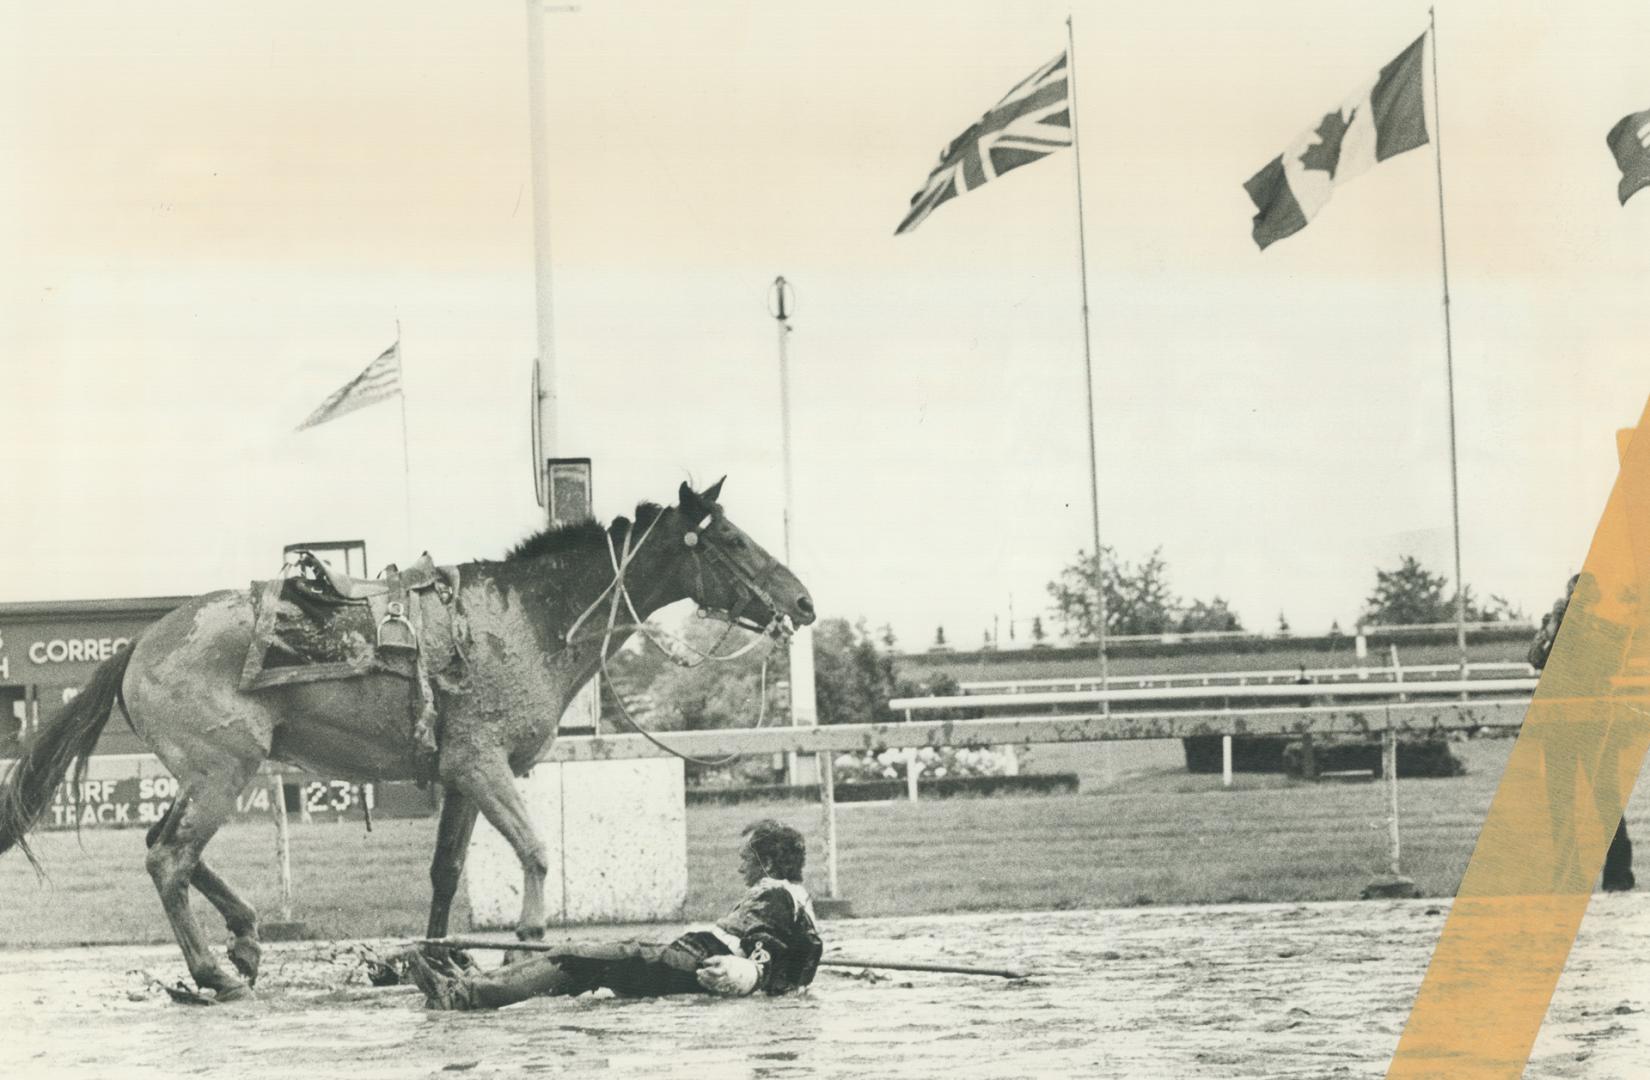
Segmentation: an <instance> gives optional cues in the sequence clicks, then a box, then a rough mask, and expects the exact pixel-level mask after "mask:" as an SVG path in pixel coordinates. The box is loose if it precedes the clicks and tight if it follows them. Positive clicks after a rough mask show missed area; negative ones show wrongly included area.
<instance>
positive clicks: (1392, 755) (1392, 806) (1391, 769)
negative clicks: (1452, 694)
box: [1381, 726, 1398, 877]
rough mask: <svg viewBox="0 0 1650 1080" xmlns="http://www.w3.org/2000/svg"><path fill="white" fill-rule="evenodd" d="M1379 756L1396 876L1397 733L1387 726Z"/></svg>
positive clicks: (1393, 866)
mask: <svg viewBox="0 0 1650 1080" xmlns="http://www.w3.org/2000/svg"><path fill="white" fill-rule="evenodd" d="M1381 743H1382V745H1381V756H1382V757H1383V759H1384V764H1383V770H1384V771H1385V772H1386V789H1387V797H1388V814H1387V821H1388V827H1389V829H1390V831H1391V834H1392V876H1393V877H1397V876H1398V733H1397V732H1396V731H1395V730H1393V729H1392V727H1390V726H1388V727H1387V729H1386V731H1384V732H1382V733H1381Z"/></svg>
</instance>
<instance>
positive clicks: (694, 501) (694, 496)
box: [676, 480, 704, 518]
mask: <svg viewBox="0 0 1650 1080" xmlns="http://www.w3.org/2000/svg"><path fill="white" fill-rule="evenodd" d="M676 501H677V503H678V504H679V505H680V506H681V508H682V513H684V514H686V515H687V516H688V517H691V518H697V517H698V516H699V514H700V511H701V510H702V509H703V507H704V504H703V503H701V502H700V501H699V495H698V493H697V492H695V491H694V490H693V488H691V487H689V486H688V482H687V481H686V480H684V481H682V486H681V488H680V489H679V490H678V491H677V492H676Z"/></svg>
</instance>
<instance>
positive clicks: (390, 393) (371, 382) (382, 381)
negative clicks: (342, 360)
mask: <svg viewBox="0 0 1650 1080" xmlns="http://www.w3.org/2000/svg"><path fill="white" fill-rule="evenodd" d="M400 392H401V342H400V341H397V342H396V343H395V344H394V345H391V346H390V347H389V348H387V349H385V350H384V351H383V352H382V353H380V354H379V356H378V359H376V360H374V361H373V362H372V363H370V364H368V365H367V366H366V369H365V370H364V371H362V372H361V374H359V375H357V376H356V377H355V378H353V379H351V380H350V381H349V382H347V383H345V384H344V385H343V386H341V387H339V388H338V389H337V390H334V391H333V392H332V394H331V396H329V397H328V398H327V399H326V400H325V401H323V402H321V404H320V406H319V407H317V408H316V410H315V411H314V412H312V413H310V414H309V418H308V419H307V420H305V421H304V422H303V423H301V424H299V425H298V426H297V427H296V428H294V429H293V430H294V431H302V430H304V429H305V428H308V427H314V426H315V425H316V424H324V423H326V422H327V421H328V420H334V419H337V418H338V417H340V416H343V415H344V414H345V413H352V412H354V411H355V410H356V409H364V408H366V407H367V406H368V405H371V404H373V403H375V402H379V401H383V400H384V399H385V398H388V397H394V396H395V395H396V394H399V393H400Z"/></svg>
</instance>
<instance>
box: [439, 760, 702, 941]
mask: <svg viewBox="0 0 1650 1080" xmlns="http://www.w3.org/2000/svg"><path fill="white" fill-rule="evenodd" d="M517 786H518V789H519V790H521V792H522V797H523V799H524V800H525V801H526V803H527V806H528V813H529V814H530V815H531V817H532V819H533V823H534V826H535V828H537V829H538V832H539V835H540V837H541V838H542V839H543V840H544V843H545V847H546V850H547V854H548V857H549V863H550V874H549V877H548V879H547V880H546V881H545V887H544V899H545V911H546V914H547V916H548V918H549V921H550V922H551V923H552V924H556V923H581V922H649V921H660V920H669V919H676V918H679V917H680V916H681V913H682V906H683V905H684V904H685V903H686V901H687V813H686V794H685V786H686V785H685V779H684V775H683V770H682V762H681V761H679V760H677V759H674V758H671V759H644V760H634V761H597V762H568V763H564V764H545V765H539V766H538V767H536V768H535V769H534V770H533V772H532V773H531V774H530V775H529V776H528V777H526V778H525V779H523V780H518V781H517ZM465 878H466V882H467V887H468V894H469V900H470V911H471V922H472V925H473V926H474V927H475V928H477V929H481V928H494V927H510V926H514V925H515V920H516V918H517V917H518V916H519V915H520V912H521V867H520V864H519V863H518V862H517V860H516V856H515V852H513V851H512V850H511V849H510V846H509V845H508V844H506V843H505V842H504V838H503V837H502V836H500V835H499V834H498V832H497V831H496V830H494V829H493V827H492V826H491V825H489V824H488V823H487V822H486V821H485V819H483V820H482V821H479V822H477V824H476V831H475V836H474V837H473V838H472V840H471V843H470V852H469V856H468V860H467V862H466V865H465Z"/></svg>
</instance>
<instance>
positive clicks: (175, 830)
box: [145, 766, 256, 1001]
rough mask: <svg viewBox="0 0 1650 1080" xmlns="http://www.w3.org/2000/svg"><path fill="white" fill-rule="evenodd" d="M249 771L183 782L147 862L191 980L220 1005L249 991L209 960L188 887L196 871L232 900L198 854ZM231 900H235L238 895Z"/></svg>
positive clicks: (209, 951) (239, 769) (230, 771)
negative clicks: (211, 994)
mask: <svg viewBox="0 0 1650 1080" xmlns="http://www.w3.org/2000/svg"><path fill="white" fill-rule="evenodd" d="M253 768H255V766H253ZM251 773H252V768H247V767H243V766H236V767H234V768H231V769H228V770H225V771H224V772H221V773H218V774H216V775H212V774H201V773H197V774H196V775H194V776H192V777H190V778H189V779H188V780H186V781H185V782H184V784H183V790H182V791H181V792H180V793H179V795H178V801H177V803H176V804H175V805H174V806H173V807H172V809H171V811H170V812H169V813H168V814H167V815H166V818H165V819H164V820H163V821H162V823H161V827H160V828H159V829H158V830H156V832H155V835H154V842H153V843H152V844H151V845H150V847H149V854H148V856H147V858H146V860H145V861H146V863H147V864H148V867H149V876H150V877H151V878H152V879H154V882H155V891H156V892H158V893H159V894H160V902H161V904H162V906H164V907H165V908H166V918H167V921H168V922H170V923H171V924H172V933H173V935H174V936H176V938H177V939H178V947H179V948H180V949H182V950H183V959H184V963H185V964H186V965H188V967H189V975H190V977H191V978H193V979H194V980H195V984H196V985H197V986H199V987H201V988H202V989H203V990H212V991H214V992H216V994H217V998H218V1000H219V1001H231V1000H234V999H235V998H238V997H242V996H244V995H245V994H246V993H248V987H247V984H246V983H245V982H243V981H242V980H241V979H240V978H239V977H237V976H235V975H231V974H229V972H227V971H225V970H224V969H223V967H222V966H221V965H220V964H219V963H218V961H217V960H216V959H215V958H214V957H213V955H212V949H211V947H210V946H209V945H208V944H207V943H206V938H205V936H204V935H203V934H202V933H201V928H200V924H199V923H197V922H196V921H195V916H194V915H193V913H191V912H190V910H189V885H190V883H191V881H193V880H194V879H195V878H196V875H197V874H198V873H200V871H202V870H205V875H204V877H203V880H206V881H207V882H208V883H209V884H212V883H215V884H216V885H219V886H222V894H223V895H226V896H229V897H233V896H234V893H233V892H232V891H231V890H229V888H228V886H226V885H224V884H223V881H222V879H221V878H219V877H218V876H217V875H216V874H215V873H213V872H212V871H211V870H210V869H207V868H205V867H204V866H203V864H202V863H201V851H202V850H203V849H204V848H205V847H206V844H207V841H209V840H211V839H212V836H213V834H214V833H216V832H217V831H218V827H219V826H221V825H222V824H223V823H224V821H225V820H227V819H228V817H229V814H230V812H231V811H232V810H233V809H234V806H235V796H236V794H238V793H239V792H240V790H241V788H242V787H243V786H244V785H245V783H246V781H247V779H248V778H249V777H250V776H251ZM202 892H203V893H205V894H206V895H207V896H208V897H212V896H213V895H214V892H215V890H208V889H203V890H202ZM235 899H236V900H239V898H238V897H235ZM214 903H216V900H214ZM240 907H241V908H244V911H245V912H246V913H249V914H250V913H251V911H252V909H251V907H250V906H248V905H246V904H245V903H244V902H242V903H241V904H240ZM237 914H239V912H237ZM225 917H226V918H228V913H227V912H225ZM242 925H243V926H244V924H242ZM252 925H253V927H254V928H255V927H256V916H255V915H253V916H252ZM254 933H255V930H254ZM236 936H237V939H239V937H240V936H241V935H240V934H239V933H238V932H237V935H236Z"/></svg>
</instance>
